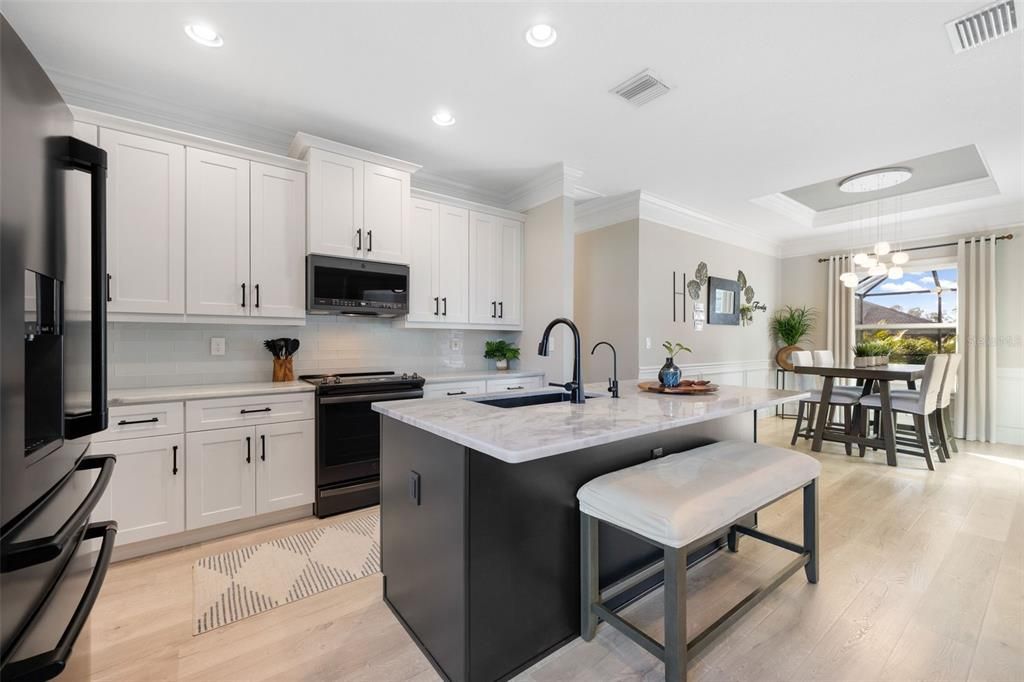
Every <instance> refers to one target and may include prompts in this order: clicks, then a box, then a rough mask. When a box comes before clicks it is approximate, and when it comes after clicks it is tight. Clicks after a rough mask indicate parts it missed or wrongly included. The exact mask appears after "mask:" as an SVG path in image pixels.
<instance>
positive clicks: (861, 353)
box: [853, 341, 872, 367]
mask: <svg viewBox="0 0 1024 682" xmlns="http://www.w3.org/2000/svg"><path fill="white" fill-rule="evenodd" d="M871 353H872V347H871V342H870V341H861V342H860V343H858V344H856V345H854V347H853V366H854V367H867V366H868V363H870V362H871Z"/></svg>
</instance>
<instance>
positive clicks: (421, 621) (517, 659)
mask: <svg viewBox="0 0 1024 682" xmlns="http://www.w3.org/2000/svg"><path fill="white" fill-rule="evenodd" d="M623 384H624V386H623V388H622V392H621V398H618V399H615V398H612V397H610V396H609V395H608V394H607V392H606V391H605V390H604V386H603V385H598V384H594V385H588V386H587V387H586V390H587V393H586V395H587V401H586V402H585V403H584V404H571V403H569V402H568V401H566V400H563V399H564V398H565V397H566V396H567V394H565V393H564V392H563V391H561V390H558V389H556V390H555V391H550V390H548V391H535V392H531V393H528V394H525V395H524V394H519V395H517V396H515V397H513V398H510V397H509V396H474V397H473V398H472V399H461V400H450V399H449V400H445V399H441V400H421V401H402V402H384V403H375V404H374V406H373V409H374V410H375V411H377V412H379V413H380V414H381V415H382V416H383V419H381V550H382V566H381V570H382V572H383V574H384V599H385V601H386V602H387V604H388V605H389V606H390V608H391V609H392V611H393V612H394V613H395V615H396V616H397V617H398V618H399V619H400V620H401V622H402V623H403V625H404V626H405V627H406V629H407V630H408V631H409V633H410V634H411V635H412V637H413V638H414V639H415V640H416V642H417V643H418V644H419V646H420V647H421V649H423V651H424V653H425V654H426V655H427V656H428V657H429V658H430V660H431V662H432V663H433V664H434V666H435V667H436V668H437V670H438V672H439V673H440V674H442V675H443V676H445V677H447V678H448V679H452V680H474V681H476V680H497V679H506V678H508V677H510V676H512V675H514V674H516V673H517V672H519V671H521V670H523V669H525V668H526V667H528V666H530V665H532V664H533V663H534V662H536V661H537V660H539V659H540V658H542V657H544V656H546V655H547V654H549V653H551V652H552V651H554V650H555V649H557V648H558V647H560V646H562V645H564V644H565V643H567V642H569V641H571V640H572V639H573V638H575V637H576V636H578V635H579V625H580V623H579V620H580V615H579V613H580V606H579V604H580V596H579V579H580V578H579V518H578V507H577V503H576V491H577V489H578V488H579V487H580V486H581V485H583V484H584V483H586V482H587V481H589V480H591V479H592V478H595V477H596V476H600V475H602V474H605V473H608V472H610V471H615V470H618V469H622V468H625V467H628V466H632V465H634V464H638V463H640V462H643V461H646V460H648V459H650V458H652V457H658V456H661V455H667V454H671V453H673V452H679V451H681V450H686V449H690V448H694V447H699V446H701V445H705V444H707V443H710V442H713V441H718V440H726V439H730V440H751V441H753V440H756V410H759V409H766V408H772V407H774V406H776V405H779V404H781V403H784V402H788V401H791V400H797V399H800V398H802V397H805V396H806V395H807V394H806V393H800V392H797V391H780V390H773V389H762V388H744V387H733V386H723V387H721V390H720V391H718V392H717V393H712V394H707V395H701V396H669V395H660V394H653V393H643V392H641V391H639V390H638V389H637V388H636V382H635V381H634V382H623ZM545 401H547V402H545ZM553 401H557V402H553ZM489 402H490V403H491V404H488V403H489ZM532 403H540V404H532ZM499 405H500V406H499ZM751 522H753V521H751ZM722 542H723V540H722V539H718V540H716V541H715V542H713V543H711V544H710V545H708V546H707V547H705V548H702V549H701V550H699V551H698V552H695V553H694V554H693V555H691V556H690V560H691V561H696V560H698V559H700V558H702V557H703V556H706V555H707V553H709V552H712V551H716V549H717V548H718V547H720V546H721V545H722ZM599 546H600V553H601V557H600V564H601V571H600V586H601V589H602V591H603V593H604V595H605V598H606V599H611V600H612V606H613V607H621V605H623V604H625V603H628V602H629V601H631V600H633V599H635V598H636V597H638V596H639V595H642V594H644V593H645V592H647V591H649V590H651V589H653V588H654V587H656V586H657V585H658V584H660V582H661V571H660V559H661V552H660V551H659V550H658V549H656V548H654V547H651V546H649V545H647V544H646V543H644V542H642V541H640V540H638V539H636V538H634V537H632V536H629V535H626V534H625V533H623V532H621V531H617V530H616V529H613V528H610V527H607V526H602V527H601V538H600V545H599Z"/></svg>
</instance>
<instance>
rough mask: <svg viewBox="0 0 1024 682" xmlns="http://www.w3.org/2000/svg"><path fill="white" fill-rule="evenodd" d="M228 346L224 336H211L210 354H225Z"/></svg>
mask: <svg viewBox="0 0 1024 682" xmlns="http://www.w3.org/2000/svg"><path fill="white" fill-rule="evenodd" d="M226 348H227V344H226V343H225V341H224V337H221V336H213V337H210V355H224V351H225V350H226Z"/></svg>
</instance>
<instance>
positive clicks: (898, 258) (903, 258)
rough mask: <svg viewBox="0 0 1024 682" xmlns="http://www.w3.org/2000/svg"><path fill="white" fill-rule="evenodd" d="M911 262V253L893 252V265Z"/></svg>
mask: <svg viewBox="0 0 1024 682" xmlns="http://www.w3.org/2000/svg"><path fill="white" fill-rule="evenodd" d="M909 262H910V254H908V253H907V252H906V251H897V252H896V253H894V254H892V264H893V265H906V264H907V263H909Z"/></svg>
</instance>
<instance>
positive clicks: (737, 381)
mask: <svg viewBox="0 0 1024 682" xmlns="http://www.w3.org/2000/svg"><path fill="white" fill-rule="evenodd" d="M679 367H680V368H681V369H682V370H683V377H684V378H687V379H692V378H695V377H697V376H698V375H702V376H703V377H704V378H705V379H708V380H709V381H711V382H712V383H716V384H719V385H723V386H749V387H752V388H774V387H775V363H773V362H772V361H771V360H739V361H736V362H706V363H703V364H682V363H680V364H679ZM660 369H661V365H657V366H651V367H641V368H640V380H641V381H647V380H652V379H657V378H658V370H660ZM769 414H775V408H771V409H767V410H758V417H767V416H768V415H769Z"/></svg>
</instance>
